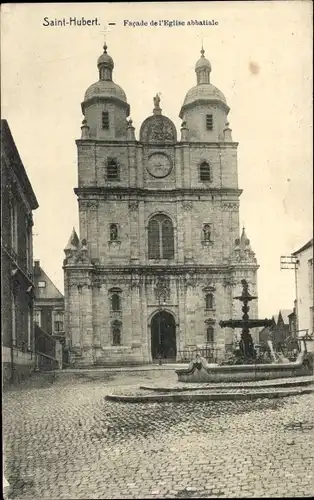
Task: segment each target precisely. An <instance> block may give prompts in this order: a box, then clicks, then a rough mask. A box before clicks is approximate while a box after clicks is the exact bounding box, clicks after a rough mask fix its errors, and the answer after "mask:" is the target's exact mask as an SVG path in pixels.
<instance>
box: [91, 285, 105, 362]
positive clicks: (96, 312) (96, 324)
mask: <svg viewBox="0 0 314 500" xmlns="http://www.w3.org/2000/svg"><path fill="white" fill-rule="evenodd" d="M92 296H93V304H92V310H93V331H94V347H95V349H96V350H97V351H99V349H100V348H101V340H100V335H101V317H100V314H101V312H102V311H103V309H102V307H101V303H100V296H101V284H100V283H96V284H94V285H93V288H92ZM95 354H96V353H95Z"/></svg>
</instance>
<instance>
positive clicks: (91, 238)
mask: <svg viewBox="0 0 314 500" xmlns="http://www.w3.org/2000/svg"><path fill="white" fill-rule="evenodd" d="M87 214H88V216H87V218H88V222H87V227H88V238H87V245H88V249H89V255H90V257H91V258H94V259H95V258H96V259H98V258H99V253H98V244H99V242H98V227H99V226H98V201H97V200H91V201H89V202H88V212H87ZM82 239H83V238H82Z"/></svg>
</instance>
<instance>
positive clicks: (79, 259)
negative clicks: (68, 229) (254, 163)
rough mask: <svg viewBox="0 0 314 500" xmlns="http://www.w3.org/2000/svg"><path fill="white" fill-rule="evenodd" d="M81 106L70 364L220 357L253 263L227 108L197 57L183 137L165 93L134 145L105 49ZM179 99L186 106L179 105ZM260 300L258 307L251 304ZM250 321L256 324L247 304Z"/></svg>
mask: <svg viewBox="0 0 314 500" xmlns="http://www.w3.org/2000/svg"><path fill="white" fill-rule="evenodd" d="M97 65H98V71H99V80H98V81H97V82H96V83H94V84H93V85H91V86H90V87H89V88H88V89H87V91H86V93H85V97H84V101H83V103H82V105H81V106H82V111H83V115H84V120H83V125H82V127H81V130H82V134H81V139H79V140H77V141H76V144H77V149H78V186H77V187H76V188H75V193H76V195H77V199H78V209H79V224H80V227H79V235H78V234H77V233H76V231H75V230H73V232H72V234H71V236H70V239H69V242H68V245H67V246H66V248H65V260H64V285H65V329H66V336H67V343H68V346H69V349H70V361H71V363H72V364H73V365H74V366H90V365H106V364H118V363H124V364H126V363H150V362H154V361H155V360H156V359H158V358H159V357H161V358H167V359H173V360H175V359H177V360H179V359H180V356H181V354H182V351H184V350H187V349H192V348H194V347H195V346H198V347H205V346H209V347H212V348H213V349H215V350H216V352H218V353H221V354H222V353H223V352H224V349H225V346H226V345H227V344H230V343H232V341H233V337H234V331H233V330H231V329H228V328H227V329H222V328H220V326H219V321H220V320H221V319H230V318H240V317H241V316H242V313H241V304H240V303H239V301H237V300H234V297H235V296H237V295H240V293H241V279H243V278H244V279H246V280H247V281H248V283H249V289H250V292H251V293H252V294H253V295H257V281H256V274H257V269H258V265H257V262H256V258H255V255H254V252H253V251H252V249H251V246H250V241H249V240H248V239H247V236H246V234H245V231H244V230H242V233H240V227H239V197H240V195H241V190H240V189H239V187H238V175H237V145H238V144H237V143H236V142H233V140H232V136H231V129H230V128H229V124H228V119H227V116H228V113H229V107H228V105H227V102H226V98H225V96H224V95H223V93H222V92H221V91H220V90H218V89H217V88H216V87H215V86H214V85H212V84H211V82H210V80H211V65H210V62H209V61H208V60H207V59H206V58H205V57H204V51H203V49H202V51H201V57H200V59H199V60H198V61H197V63H196V67H195V72H196V85H195V86H194V87H193V88H191V89H190V90H189V91H188V92H187V94H186V96H185V98H184V100H183V104H182V107H181V110H178V111H179V116H180V118H181V119H182V125H181V130H180V134H179V136H178V133H177V130H176V127H175V126H174V124H173V122H172V121H171V119H169V118H168V117H167V116H165V115H164V114H163V111H162V109H161V103H160V99H159V97H158V95H156V97H155V98H154V99H153V104H154V109H153V112H152V114H151V116H148V118H146V120H144V122H143V124H142V125H141V127H140V131H139V136H138V138H136V134H135V129H134V127H133V123H132V121H131V120H130V119H128V117H129V116H130V105H129V104H128V101H127V97H126V94H125V92H124V91H123V90H122V88H121V87H120V86H119V85H117V84H116V83H115V82H114V81H113V69H114V62H113V59H112V58H111V57H110V56H109V54H108V53H107V47H106V46H105V47H104V53H103V54H102V55H101V56H100V57H99V59H98V64H97ZM182 97H184V96H182ZM254 302H256V301H254ZM250 315H252V317H257V305H256V304H253V303H252V306H251V311H250Z"/></svg>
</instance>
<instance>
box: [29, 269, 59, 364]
mask: <svg viewBox="0 0 314 500" xmlns="http://www.w3.org/2000/svg"><path fill="white" fill-rule="evenodd" d="M33 275H34V286H35V301H34V322H35V350H36V353H38V368H47V367H48V368H54V367H58V368H62V361H63V357H64V356H63V344H64V296H63V295H62V293H61V292H60V291H59V290H58V288H57V287H56V285H55V284H54V283H53V282H52V281H51V279H50V278H49V276H48V275H47V274H46V273H45V271H44V269H43V268H42V267H41V265H40V261H39V260H35V261H34V270H33Z"/></svg>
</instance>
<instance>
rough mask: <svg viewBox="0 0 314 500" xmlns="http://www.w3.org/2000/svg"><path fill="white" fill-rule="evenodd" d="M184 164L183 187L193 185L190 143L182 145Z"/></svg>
mask: <svg viewBox="0 0 314 500" xmlns="http://www.w3.org/2000/svg"><path fill="white" fill-rule="evenodd" d="M182 166H183V187H184V188H187V189H188V188H190V187H191V164H190V147H189V145H188V144H184V145H182Z"/></svg>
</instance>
